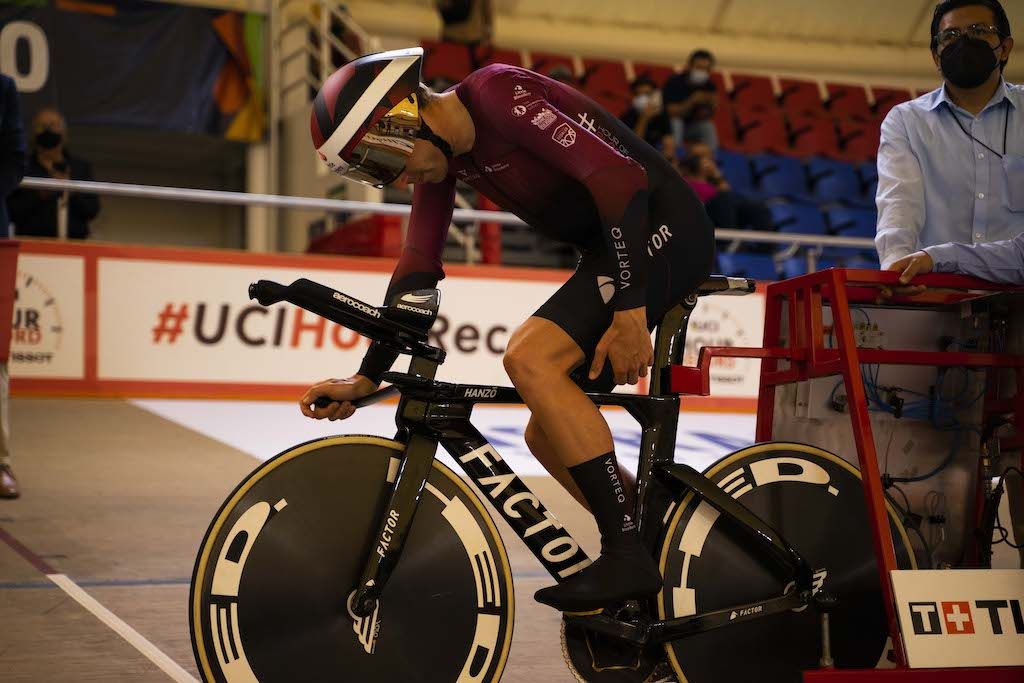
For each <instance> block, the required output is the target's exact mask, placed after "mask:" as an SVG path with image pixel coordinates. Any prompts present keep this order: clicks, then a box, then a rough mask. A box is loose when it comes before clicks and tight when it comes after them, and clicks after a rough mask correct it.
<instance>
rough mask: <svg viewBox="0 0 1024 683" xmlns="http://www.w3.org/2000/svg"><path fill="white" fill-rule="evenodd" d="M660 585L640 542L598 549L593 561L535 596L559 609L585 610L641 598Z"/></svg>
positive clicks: (660, 582) (651, 563)
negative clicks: (601, 551) (598, 555)
mask: <svg viewBox="0 0 1024 683" xmlns="http://www.w3.org/2000/svg"><path fill="white" fill-rule="evenodd" d="M661 587H662V580H661V572H659V571H658V565H657V564H656V563H655V562H654V558H653V557H651V556H650V554H648V553H647V551H646V550H645V549H644V548H643V546H642V545H640V544H639V543H637V544H636V545H635V546H633V547H629V548H621V549H615V550H611V551H606V552H603V553H601V556H600V557H598V558H597V561H595V562H594V564H592V565H590V566H589V567H587V568H586V569H583V570H581V571H580V572H579V573H578V574H576V575H575V576H573V577H572V578H570V579H567V580H565V581H563V582H562V583H559V584H556V585H554V586H549V587H547V588H542V589H540V590H539V591H537V592H536V593H535V594H534V596H533V597H534V599H535V600H536V601H537V602H539V603H542V604H545V605H548V606H550V607H554V608H555V609H557V610H560V611H562V612H588V611H591V610H600V609H603V608H605V607H610V606H612V605H615V604H617V603H620V602H624V601H626V600H642V599H644V598H647V597H650V596H651V595H654V594H655V593H657V592H658V591H659V590H661Z"/></svg>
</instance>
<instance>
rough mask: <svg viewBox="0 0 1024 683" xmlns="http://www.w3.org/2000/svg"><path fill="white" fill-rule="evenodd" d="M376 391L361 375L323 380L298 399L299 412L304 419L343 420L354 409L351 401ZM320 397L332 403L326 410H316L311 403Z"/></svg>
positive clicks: (370, 382) (354, 410)
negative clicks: (324, 397)
mask: <svg viewBox="0 0 1024 683" xmlns="http://www.w3.org/2000/svg"><path fill="white" fill-rule="evenodd" d="M376 390H377V385H376V384H374V383H373V382H372V381H371V380H370V379H368V378H366V377H364V376H362V375H353V376H352V377H348V378H345V379H325V380H324V381H323V382H319V383H317V384H314V385H313V386H311V387H310V388H309V389H307V390H306V393H305V394H303V395H302V398H301V399H299V410H301V411H302V414H303V415H305V416H306V417H312V418H313V419H316V420H322V419H324V418H327V419H328V420H345V419H347V418H350V417H352V413H354V412H356V407H355V406H354V405H352V401H355V400H356V399H360V398H362V397H363V396H368V395H370V394H372V393H373V392H374V391H376ZM321 396H326V397H327V398H329V399H331V400H332V401H334V403H331V404H330V405H329V406H327V407H326V408H317V407H316V406H315V405H313V403H314V402H315V401H316V400H317V399H318V398H320V397H321Z"/></svg>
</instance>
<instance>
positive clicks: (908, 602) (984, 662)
mask: <svg viewBox="0 0 1024 683" xmlns="http://www.w3.org/2000/svg"><path fill="white" fill-rule="evenodd" d="M893 587H894V588H895V590H896V601H897V607H898V610H899V617H900V627H901V630H902V632H903V640H904V642H905V643H906V649H907V659H908V662H909V664H910V666H911V667H913V668H932V667H950V666H1013V665H1022V664H1024V570H966V569H955V570H944V571H896V572H893Z"/></svg>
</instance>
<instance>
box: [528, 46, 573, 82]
mask: <svg viewBox="0 0 1024 683" xmlns="http://www.w3.org/2000/svg"><path fill="white" fill-rule="evenodd" d="M530 59H532V60H533V64H530V65H528V66H527V68H529V69H530V70H531V71H536V72H537V73H539V74H543V75H545V76H547V75H548V74H549V73H551V70H552V69H554V68H555V67H558V66H562V67H565V68H566V69H568V70H569V73H571V74H572V75H573V77H574V78H579V74H578V73H576V67H575V66H574V65H573V63H572V57H570V56H569V55H556V54H550V53H544V52H533V53H531V54H530Z"/></svg>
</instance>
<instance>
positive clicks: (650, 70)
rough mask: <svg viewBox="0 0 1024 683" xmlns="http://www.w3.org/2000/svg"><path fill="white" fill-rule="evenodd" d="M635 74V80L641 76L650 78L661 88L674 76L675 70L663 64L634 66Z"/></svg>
mask: <svg viewBox="0 0 1024 683" xmlns="http://www.w3.org/2000/svg"><path fill="white" fill-rule="evenodd" d="M633 73H634V78H640V77H641V76H643V77H645V78H649V79H651V80H652V81H654V82H655V83H657V84H658V87H659V88H660V87H661V86H663V85H665V81H667V80H668V77H669V76H671V75H672V74H673V69H672V67H670V66H665V65H663V64H634V65H633Z"/></svg>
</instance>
